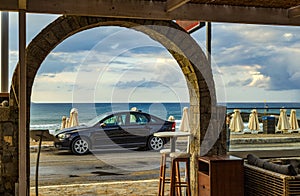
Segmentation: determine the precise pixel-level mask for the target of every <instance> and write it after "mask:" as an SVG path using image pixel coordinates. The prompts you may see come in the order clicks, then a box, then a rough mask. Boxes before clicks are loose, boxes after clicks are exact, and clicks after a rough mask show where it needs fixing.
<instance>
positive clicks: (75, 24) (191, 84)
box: [10, 16, 226, 189]
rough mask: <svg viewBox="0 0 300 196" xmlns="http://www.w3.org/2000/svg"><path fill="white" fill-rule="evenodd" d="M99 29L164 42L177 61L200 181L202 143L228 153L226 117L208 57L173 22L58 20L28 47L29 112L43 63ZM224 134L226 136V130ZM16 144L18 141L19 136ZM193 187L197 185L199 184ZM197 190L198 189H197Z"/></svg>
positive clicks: (210, 149) (14, 87)
mask: <svg viewBox="0 0 300 196" xmlns="http://www.w3.org/2000/svg"><path fill="white" fill-rule="evenodd" d="M98 26H121V27H127V28H132V29H134V30H137V31H140V32H143V33H145V34H146V35H148V36H149V37H150V38H151V39H153V40H155V41H158V42H159V43H161V44H162V45H163V46H164V47H165V48H166V49H167V50H168V51H169V52H170V54H171V55H172V56H173V57H174V59H175V60H176V61H177V63H178V65H179V66H180V68H181V70H182V72H183V74H184V76H185V78H186V81H187V86H188V88H189V97H190V116H191V120H190V125H191V129H192V133H193V135H194V138H193V142H192V144H191V152H192V153H193V158H192V164H194V165H195V167H194V170H193V171H192V172H191V173H192V175H194V178H193V179H194V180H195V181H197V177H196V175H197V173H196V171H197V164H196V158H197V156H198V155H199V154H200V144H201V145H203V146H204V147H203V148H202V149H203V150H202V149H201V151H203V152H202V154H207V153H214V154H224V153H225V152H226V149H225V145H224V143H225V142H224V138H226V137H220V138H221V139H219V135H220V132H218V130H220V129H219V128H220V127H221V126H222V125H223V120H224V117H225V116H222V115H218V113H219V110H218V108H217V106H216V98H215V89H214V81H213V77H212V72H211V68H210V65H209V64H208V62H207V60H206V56H205V55H204V53H203V52H202V50H201V48H200V47H199V46H198V45H197V44H196V42H195V41H194V40H193V39H192V38H191V37H190V36H189V35H188V34H187V33H185V32H184V31H183V30H182V29H181V28H180V27H179V26H177V25H176V24H175V23H174V22H172V21H154V20H153V21H151V20H136V19H111V18H98V17H79V16H61V17H59V18H58V19H57V20H56V21H54V22H53V23H51V24H50V25H49V26H48V27H46V28H45V29H44V30H43V31H42V32H41V33H40V34H39V35H38V36H36V38H35V39H34V40H33V41H32V42H31V43H30V44H29V46H28V48H27V51H26V52H27V53H26V54H27V56H26V58H27V69H28V70H27V97H28V99H27V100H28V103H27V111H28V113H29V111H30V108H29V107H30V103H29V101H30V97H31V92H32V84H33V81H34V78H35V76H36V73H37V71H38V69H39V67H40V65H41V63H42V62H43V61H44V59H45V58H46V56H47V55H48V54H49V53H50V52H51V51H52V50H53V49H54V48H55V47H56V46H57V45H58V44H59V43H61V42H62V41H63V40H65V39H66V38H67V37H70V36H72V35H74V34H75V33H77V32H80V31H83V30H85V29H90V28H94V27H98ZM17 69H18V67H17ZM17 69H16V70H17ZM17 80H18V72H17V71H16V72H15V73H14V76H13V81H12V89H11V93H10V95H11V97H10V98H11V101H12V103H13V104H12V105H13V107H14V108H15V109H16V108H17V107H18V105H17V102H18V100H17V99H16V97H18V96H15V95H17V94H18V90H19V89H18V87H17V85H16V84H17ZM16 111H17V110H16ZM28 116H29V115H28ZM14 118H16V117H14ZM218 121H220V123H218ZM216 123H217V125H216ZM213 124H214V125H213ZM216 126H217V127H216ZM16 130H17V129H16ZM27 130H29V122H28V123H27ZM224 130H225V129H224ZM207 133H208V134H207ZM222 134H224V133H223V131H222ZM225 134H226V133H225ZM223 136H224V135H223ZM27 140H28V138H27ZM15 141H18V140H17V136H16V138H15ZM192 184H194V185H196V184H197V183H192ZM194 188H195V189H197V188H196V187H194Z"/></svg>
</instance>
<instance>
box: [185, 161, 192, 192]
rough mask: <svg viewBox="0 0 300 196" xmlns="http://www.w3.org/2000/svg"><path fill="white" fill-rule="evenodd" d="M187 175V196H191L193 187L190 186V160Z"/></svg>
mask: <svg viewBox="0 0 300 196" xmlns="http://www.w3.org/2000/svg"><path fill="white" fill-rule="evenodd" d="M185 173H186V183H187V188H186V191H187V195H188V196H191V186H190V159H188V160H187V162H186V170H185Z"/></svg>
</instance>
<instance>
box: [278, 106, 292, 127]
mask: <svg viewBox="0 0 300 196" xmlns="http://www.w3.org/2000/svg"><path fill="white" fill-rule="evenodd" d="M289 128H290V123H289V120H288V117H287V115H286V109H280V115H279V119H278V123H277V129H278V130H281V131H284V132H286V131H287V130H288V129H289Z"/></svg>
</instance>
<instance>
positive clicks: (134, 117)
mask: <svg viewBox="0 0 300 196" xmlns="http://www.w3.org/2000/svg"><path fill="white" fill-rule="evenodd" d="M148 122H149V119H148V118H147V117H146V116H145V115H143V114H138V113H134V114H133V113H131V114H130V124H139V125H144V124H147V123H148Z"/></svg>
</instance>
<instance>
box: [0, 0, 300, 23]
mask: <svg viewBox="0 0 300 196" xmlns="http://www.w3.org/2000/svg"><path fill="white" fill-rule="evenodd" d="M20 9H21V10H25V11H26V12H27V13H48V14H68V15H84V16H101V17H116V18H139V19H140V18H143V19H157V20H197V21H210V22H230V23H248V24H271V25H296V26H299V25H300V0H0V10H6V11H18V10H20Z"/></svg>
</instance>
